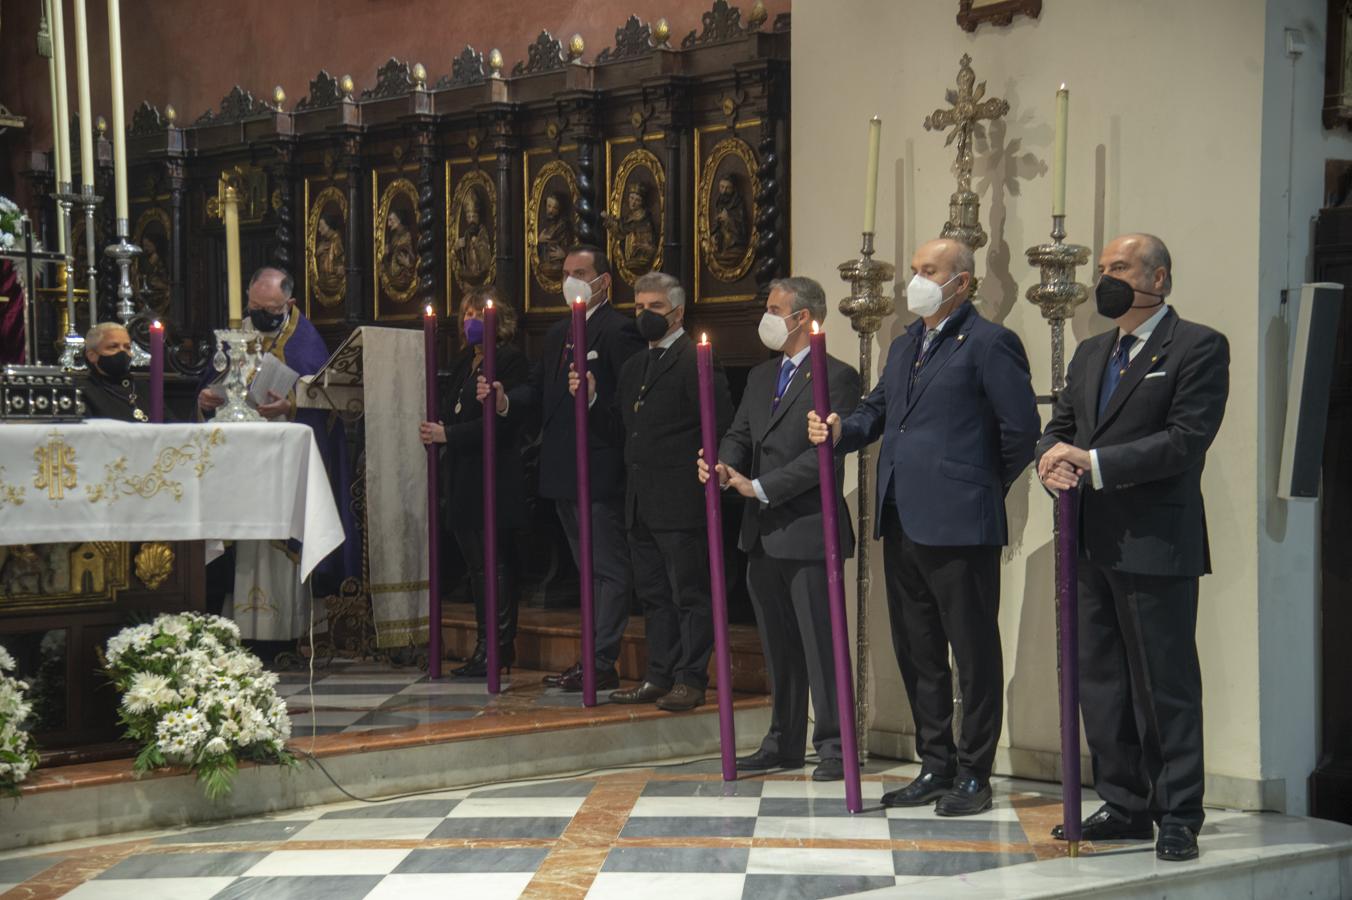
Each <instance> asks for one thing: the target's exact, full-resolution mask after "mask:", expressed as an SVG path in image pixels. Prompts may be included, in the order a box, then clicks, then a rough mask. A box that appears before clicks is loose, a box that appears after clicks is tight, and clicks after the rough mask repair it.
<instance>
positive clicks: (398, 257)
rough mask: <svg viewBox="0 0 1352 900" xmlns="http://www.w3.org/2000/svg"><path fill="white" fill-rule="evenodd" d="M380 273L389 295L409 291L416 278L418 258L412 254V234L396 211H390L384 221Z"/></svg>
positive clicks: (400, 214) (401, 215)
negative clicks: (383, 247)
mask: <svg viewBox="0 0 1352 900" xmlns="http://www.w3.org/2000/svg"><path fill="white" fill-rule="evenodd" d="M380 273H381V276H382V277H383V278H384V279H385V285H386V288H387V290H389V291H390V293H404V292H407V291H409V290H411V289H412V288H413V282H414V280H415V279H416V278H417V274H418V257H417V254H415V253H414V252H413V234H412V233H411V232H410V231H409V230H408V226H407V225H405V224H404V218H403V214H402V213H400V212H399V210H397V209H391V210H390V214H389V216H387V217H386V219H385V255H384V256H383V257H382V258H381V260H380Z"/></svg>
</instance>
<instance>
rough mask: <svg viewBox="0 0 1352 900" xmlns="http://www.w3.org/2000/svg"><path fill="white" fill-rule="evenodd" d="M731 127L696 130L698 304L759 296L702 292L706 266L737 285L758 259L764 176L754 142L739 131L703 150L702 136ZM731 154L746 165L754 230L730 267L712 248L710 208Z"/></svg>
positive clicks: (747, 124)
mask: <svg viewBox="0 0 1352 900" xmlns="http://www.w3.org/2000/svg"><path fill="white" fill-rule="evenodd" d="M759 124H760V120H752V121H750V122H743V123H739V124H738V125H737V128H738V129H742V128H752V127H754V126H757V125H759ZM726 129H727V126H726V125H716V126H713V127H711V128H696V129H695V173H696V179H697V180H696V184H695V292H694V300H695V302H697V303H740V302H743V301H746V300H752V299H754V298H755V296H756V295H755V293H754V292H753V293H750V294H734V295H730V296H719V297H708V298H706V297H704V295H703V294H702V293H701V292H700V284H701V275H702V269H704V268H707V269H708V270H709V272H710V274H712V275H713V276H714V277H715V278H716V279H718V280H719V281H721V282H723V283H725V284H734V283H736V282H738V281H741V280H742V279H744V278H746V276H747V274H748V273H750V271H751V266H752V265H753V264H754V263H755V260H756V243H757V241H758V239H759V237H760V231H759V229H758V228H757V227H756V218H757V216H756V214H757V209H756V196H757V195H758V194H759V193H760V177H759V176H758V175H757V174H756V170H757V162H756V153H755V151H754V150H752V149H751V145H750V144H748V143H747V142H746V141H744V140H742V139H741V138H740V137H737V136H736V135H735V134H734V135H731V136H729V137H726V138H724V139H722V140H721V141H719V142H718V143H717V144H715V145H714V147H713V149H712V150H710V151H709V153H708V155H707V156H705V154H704V153H703V152H702V147H701V136H702V135H705V134H710V133H716V132H719V131H724V130H726ZM729 156H735V157H737V158H738V159H740V160H741V161H742V164H743V165H744V166H745V167H746V173H745V174H746V179H747V194H748V200H749V201H750V207H751V209H750V221H751V231H750V234H749V235H748V237H747V243H746V253H745V254H744V255H743V257H742V261H741V262H740V263H739V264H738V265H737V267H736V268H733V269H729V268H728V267H727V266H724V265H723V264H721V263H720V262H718V260H716V259H714V258H713V255H712V254H711V253H710V252H709V247H710V245H711V244H712V242H713V236H712V234H711V233H710V230H709V207H710V205H711V203H712V201H713V192H714V187H715V184H716V176H717V173H718V167H719V164H720V163H722V162H723V160H724V159H726V158H727V157H729Z"/></svg>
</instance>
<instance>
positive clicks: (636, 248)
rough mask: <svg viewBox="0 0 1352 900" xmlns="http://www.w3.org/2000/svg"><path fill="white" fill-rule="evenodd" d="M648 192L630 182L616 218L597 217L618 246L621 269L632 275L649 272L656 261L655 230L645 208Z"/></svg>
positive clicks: (643, 185)
mask: <svg viewBox="0 0 1352 900" xmlns="http://www.w3.org/2000/svg"><path fill="white" fill-rule="evenodd" d="M648 192H649V187H648V185H647V184H645V183H644V182H642V181H632V182H630V183H629V186H628V188H627V190H626V191H625V195H624V209H623V210H622V211H621V214H620V218H618V219H617V218H616V217H614V216H612V215H610V214H609V213H602V215H601V221H602V222H603V223H605V226H606V230H607V231H609V232H610V233H611V234H612V235H614V236H615V239H616V240H618V241H619V242H620V253H621V254H622V256H623V259H624V266H625V268H626V269H628V270H629V271H630V272H632V273H634V274H635V275H643V274H645V273H646V272H648V271H649V270H650V269H652V266H653V260H654V259H656V258H657V227H656V226H655V225H654V224H653V213H652V210H651V209H650V208H649V206H648Z"/></svg>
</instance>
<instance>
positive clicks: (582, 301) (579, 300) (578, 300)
mask: <svg viewBox="0 0 1352 900" xmlns="http://www.w3.org/2000/svg"><path fill="white" fill-rule="evenodd" d="M573 302H574V303H586V302H587V301H586V300H583V299H582V298H581V297H574V298H573Z"/></svg>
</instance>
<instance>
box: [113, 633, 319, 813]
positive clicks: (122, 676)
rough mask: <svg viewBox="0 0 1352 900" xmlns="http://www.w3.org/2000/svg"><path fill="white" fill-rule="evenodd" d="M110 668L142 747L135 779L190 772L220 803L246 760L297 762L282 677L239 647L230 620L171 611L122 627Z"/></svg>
mask: <svg viewBox="0 0 1352 900" xmlns="http://www.w3.org/2000/svg"><path fill="white" fill-rule="evenodd" d="M104 660H105V664H106V667H107V670H108V675H109V677H111V678H112V680H113V682H114V683H115V684H116V685H117V688H118V690H119V691H120V692H121V693H122V704H121V708H120V716H121V720H122V723H123V724H124V725H126V726H127V736H128V737H130V738H132V739H134V740H137V741H140V742H141V745H142V746H141V752H140V753H139V754H138V755H137V757H136V763H135V766H134V768H135V771H136V772H138V773H140V772H146V771H149V770H150V769H154V768H158V767H161V766H167V765H181V766H187V767H189V768H190V769H193V770H195V771H196V772H197V780H198V781H199V782H201V784H202V787H203V790H204V791H205V792H206V795H207V797H209V798H210V799H213V800H215V799H217V798H219V797H223V796H225V795H226V794H228V793H229V792H230V787H231V781H232V779H233V778H234V775H235V771H236V769H237V768H238V763H239V760H240V758H241V757H243V758H247V759H251V760H254V761H255V762H273V763H284V764H288V765H289V764H292V763H294V762H295V760H294V758H293V757H292V756H291V754H290V753H288V752H287V751H286V741H287V738H289V737H290V736H291V719H290V717H289V716H288V715H287V713H286V701H284V700H283V699H282V698H280V697H278V696H277V676H276V675H275V674H273V673H272V672H266V671H264V670H263V664H262V662H261V661H260V660H259V659H258V657H257V656H255V655H253V654H252V653H250V652H249V651H248V650H245V649H244V648H243V647H242V646H241V645H240V642H239V627H238V626H236V625H235V623H234V622H232V621H230V620H229V619H223V618H221V617H220V616H208V615H202V614H200V613H174V614H168V613H167V614H164V615H161V616H159V617H158V618H156V619H155V621H153V622H151V623H149V624H147V625H134V626H132V627H129V628H124V629H122V631H120V632H118V633H117V634H116V635H114V636H113V637H112V638H111V639H110V640H109V641H108V647H107V649H106V651H105V653H104Z"/></svg>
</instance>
